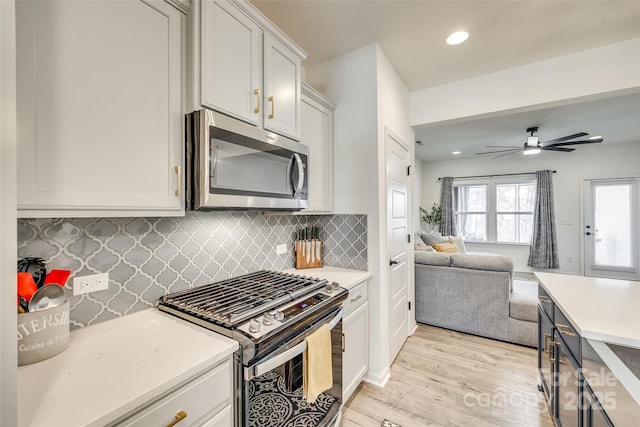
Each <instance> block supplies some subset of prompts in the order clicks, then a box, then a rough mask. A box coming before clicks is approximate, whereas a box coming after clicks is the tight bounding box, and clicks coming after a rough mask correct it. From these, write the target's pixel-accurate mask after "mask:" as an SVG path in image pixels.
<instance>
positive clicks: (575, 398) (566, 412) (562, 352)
mask: <svg viewBox="0 0 640 427" xmlns="http://www.w3.org/2000/svg"><path fill="white" fill-rule="evenodd" d="M554 352H555V360H556V364H557V367H556V375H555V383H556V393H557V394H556V400H557V405H556V416H555V418H556V420H557V421H558V425H559V426H562V427H579V426H580V425H581V422H582V413H581V399H582V380H581V378H580V373H579V372H580V366H579V365H578V363H577V362H576V360H575V359H574V357H573V356H572V354H571V352H570V351H569V347H568V346H567V345H566V343H565V342H564V340H562V339H561V338H560V337H559V336H558V334H557V332H556V339H555V343H554Z"/></svg>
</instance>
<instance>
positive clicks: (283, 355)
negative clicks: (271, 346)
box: [244, 309, 343, 381]
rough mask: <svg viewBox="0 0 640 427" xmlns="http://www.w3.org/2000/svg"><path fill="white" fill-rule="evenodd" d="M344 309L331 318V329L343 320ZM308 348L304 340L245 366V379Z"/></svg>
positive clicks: (258, 374)
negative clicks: (259, 361) (260, 361)
mask: <svg viewBox="0 0 640 427" xmlns="http://www.w3.org/2000/svg"><path fill="white" fill-rule="evenodd" d="M342 311H343V310H342V309H340V311H339V312H338V314H336V316H335V317H334V318H333V319H331V322H329V329H333V328H335V327H336V325H337V324H338V322H340V320H342ZM306 350H307V341H302V342H301V343H300V344H297V345H295V346H293V347H291V348H290V349H289V350H287V351H284V352H282V353H280V354H278V355H277V356H274V357H270V358H269V359H268V360H266V361H264V362H262V363H258V364H257V365H253V366H248V367H246V368H244V379H245V381H251V380H252V379H254V378H255V377H259V376H260V375H262V374H264V373H267V372H269V371H271V370H273V369H275V368H277V367H278V366H280V365H282V364H283V363H284V362H287V361H289V360H291V359H293V358H294V357H296V356H298V355H300V354H302V353H304V352H305V351H306Z"/></svg>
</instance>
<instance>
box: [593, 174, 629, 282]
mask: <svg viewBox="0 0 640 427" xmlns="http://www.w3.org/2000/svg"><path fill="white" fill-rule="evenodd" d="M638 181H640V180H639V179H637V178H630V179H611V180H591V181H586V185H585V193H586V194H585V203H586V205H585V225H584V227H585V228H584V245H585V250H584V253H585V275H587V276H594V277H611V278H620V279H631V280H637V279H639V278H640V274H639V268H638V264H640V263H639V260H638V257H639V251H638V240H639V238H638V233H639V228H640V224H639V219H638V191H639V190H638V188H639V185H638Z"/></svg>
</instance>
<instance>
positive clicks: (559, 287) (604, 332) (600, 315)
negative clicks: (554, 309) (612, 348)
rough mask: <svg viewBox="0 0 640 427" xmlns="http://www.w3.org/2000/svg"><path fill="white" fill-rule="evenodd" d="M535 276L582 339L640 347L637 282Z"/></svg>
mask: <svg viewBox="0 0 640 427" xmlns="http://www.w3.org/2000/svg"><path fill="white" fill-rule="evenodd" d="M535 275H536V277H537V278H538V280H539V281H540V284H541V285H542V287H543V288H544V289H545V290H546V291H547V292H548V293H549V295H550V296H551V298H552V299H553V300H554V302H555V303H556V304H558V306H559V307H560V309H561V310H562V312H563V313H564V314H565V315H566V316H567V318H568V320H569V321H570V322H571V324H572V325H573V326H574V327H575V328H576V330H577V331H578V332H579V333H580V335H581V336H582V337H584V338H587V339H592V340H596V341H604V342H608V343H612V344H619V345H624V346H630V347H635V348H640V282H636V281H632V280H617V279H603V278H598V277H585V276H572V275H568V274H557V273H535Z"/></svg>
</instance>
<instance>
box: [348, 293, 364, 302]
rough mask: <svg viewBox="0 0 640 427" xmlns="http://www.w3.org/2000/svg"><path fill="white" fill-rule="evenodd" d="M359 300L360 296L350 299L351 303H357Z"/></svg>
mask: <svg viewBox="0 0 640 427" xmlns="http://www.w3.org/2000/svg"><path fill="white" fill-rule="evenodd" d="M360 298H362V294H358V296H357V297H355V298H351V302H356V301H358V300H359V299H360Z"/></svg>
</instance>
